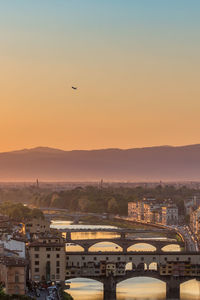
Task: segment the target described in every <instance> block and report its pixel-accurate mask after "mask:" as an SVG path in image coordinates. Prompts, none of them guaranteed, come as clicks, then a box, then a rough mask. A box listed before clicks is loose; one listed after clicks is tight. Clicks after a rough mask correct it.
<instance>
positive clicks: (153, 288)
mask: <svg viewBox="0 0 200 300" xmlns="http://www.w3.org/2000/svg"><path fill="white" fill-rule="evenodd" d="M60 223H62V224H60ZM67 225H69V222H66V221H64V222H60V221H57V223H56V224H55V223H54V224H53V227H54V228H60V226H62V227H61V228H64V227H66V226H67ZM87 227H88V226H87ZM73 235H74V236H73V238H74V239H77V238H79V239H85V238H92V239H94V238H97V239H98V238H105V239H106V238H113V237H118V236H117V235H116V234H114V233H104V232H98V233H95V232H90V233H74V234H73ZM77 247H80V246H72V245H70V246H67V247H66V248H67V250H68V251H77V249H78V248H77ZM116 247H118V246H117V245H115V244H112V243H109V242H103V243H98V244H95V245H94V246H92V247H91V248H90V250H91V251H105V250H107V251H119V248H116ZM131 247H134V248H131V250H134V251H141V250H143V251H152V249H153V250H154V247H153V246H150V245H148V244H145V243H141V244H137V245H134V246H131ZM80 248H81V247H80ZM80 248H79V249H80ZM129 250H130V249H129ZM164 250H165V251H180V247H179V246H178V245H169V246H165V248H164ZM129 267H130V266H129V265H128V264H127V269H129ZM151 268H152V269H155V268H156V264H153V263H152V266H151ZM70 282H71V285H70V286H71V287H70V290H66V291H67V292H68V293H70V294H71V295H72V297H73V298H74V300H103V286H102V284H101V283H99V282H97V281H93V280H88V279H84V278H77V279H73V280H70ZM165 295H166V292H165V283H163V282H162V281H160V280H157V279H153V278H145V277H138V278H133V279H128V280H125V281H123V282H121V283H119V284H118V285H117V300H164V299H166V296H165ZM199 295H200V283H199V282H198V281H196V280H190V281H188V282H186V283H184V284H182V285H181V300H197V299H199V298H200V296H199Z"/></svg>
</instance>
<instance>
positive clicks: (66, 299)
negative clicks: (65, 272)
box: [62, 292, 74, 300]
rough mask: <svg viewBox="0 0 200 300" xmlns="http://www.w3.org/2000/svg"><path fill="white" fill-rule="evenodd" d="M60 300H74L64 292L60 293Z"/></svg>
mask: <svg viewBox="0 0 200 300" xmlns="http://www.w3.org/2000/svg"><path fill="white" fill-rule="evenodd" d="M62 299H63V300H74V298H73V297H72V296H71V295H70V294H68V293H66V292H62Z"/></svg>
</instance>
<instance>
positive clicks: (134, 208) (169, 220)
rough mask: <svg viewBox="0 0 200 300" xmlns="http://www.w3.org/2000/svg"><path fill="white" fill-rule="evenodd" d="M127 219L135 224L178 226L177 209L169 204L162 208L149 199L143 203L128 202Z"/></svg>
mask: <svg viewBox="0 0 200 300" xmlns="http://www.w3.org/2000/svg"><path fill="white" fill-rule="evenodd" d="M145 199H146V198H145ZM168 201H169V200H168ZM128 217H129V218H130V219H131V220H133V221H137V222H145V223H153V224H163V225H176V224H178V208H177V207H176V206H175V205H173V204H169V203H166V205H165V206H163V204H161V203H156V202H155V199H152V198H151V199H146V200H145V201H144V200H143V201H137V202H129V203H128Z"/></svg>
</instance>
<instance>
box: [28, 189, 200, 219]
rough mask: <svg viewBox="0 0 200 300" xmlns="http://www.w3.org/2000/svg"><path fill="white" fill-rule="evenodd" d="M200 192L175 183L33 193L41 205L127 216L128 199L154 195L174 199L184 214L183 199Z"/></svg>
mask: <svg viewBox="0 0 200 300" xmlns="http://www.w3.org/2000/svg"><path fill="white" fill-rule="evenodd" d="M198 194H200V190H195V189H191V188H187V187H185V186H183V187H180V188H176V187H175V186H173V185H166V186H161V185H158V186H156V187H154V188H149V187H144V186H137V187H134V188H127V187H120V186H119V187H113V186H110V187H106V188H98V187H95V186H87V187H85V188H82V187H77V188H75V189H73V190H65V191H60V192H56V193H55V192H49V193H37V194H34V196H33V200H32V203H33V204H34V205H36V206H38V207H55V208H64V209H67V210H69V211H80V212H81V211H82V212H96V213H100V214H101V213H107V212H108V213H113V214H119V215H127V207H128V202H130V201H138V200H142V199H143V198H144V197H153V198H156V199H157V202H160V203H164V200H166V199H171V200H172V201H173V203H175V204H176V205H177V206H178V208H179V213H180V214H182V215H183V214H184V200H185V199H188V198H189V197H192V196H194V195H198Z"/></svg>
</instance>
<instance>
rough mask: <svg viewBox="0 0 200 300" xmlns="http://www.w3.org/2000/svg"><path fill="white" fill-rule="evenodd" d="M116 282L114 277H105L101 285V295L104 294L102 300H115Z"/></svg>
mask: <svg viewBox="0 0 200 300" xmlns="http://www.w3.org/2000/svg"><path fill="white" fill-rule="evenodd" d="M116 285H117V284H116V282H115V279H114V277H113V276H112V275H111V276H109V277H106V278H105V280H104V283H103V293H104V298H103V299H104V300H116V299H117V296H116V294H117V293H116Z"/></svg>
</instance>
